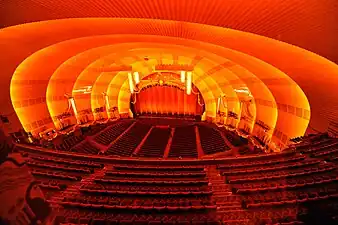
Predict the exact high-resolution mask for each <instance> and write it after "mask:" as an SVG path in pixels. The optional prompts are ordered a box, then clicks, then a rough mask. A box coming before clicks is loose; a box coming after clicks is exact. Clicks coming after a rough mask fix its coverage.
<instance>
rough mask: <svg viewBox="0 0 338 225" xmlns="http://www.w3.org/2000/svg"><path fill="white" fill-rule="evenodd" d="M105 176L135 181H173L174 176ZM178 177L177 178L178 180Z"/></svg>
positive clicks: (112, 178) (188, 178) (200, 179)
mask: <svg viewBox="0 0 338 225" xmlns="http://www.w3.org/2000/svg"><path fill="white" fill-rule="evenodd" d="M103 178H107V179H111V180H135V181H172V180H173V178H172V177H165V176H163V177H156V176H148V177H138V176H128V175H124V176H113V175H106V176H104V177H103ZM177 179H178V177H176V179H175V180H177ZM206 179H207V178H205V177H180V178H179V180H180V181H204V180H206Z"/></svg>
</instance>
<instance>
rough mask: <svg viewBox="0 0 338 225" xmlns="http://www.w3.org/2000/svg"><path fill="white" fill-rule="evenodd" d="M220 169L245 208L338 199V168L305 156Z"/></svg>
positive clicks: (247, 163)
mask: <svg viewBox="0 0 338 225" xmlns="http://www.w3.org/2000/svg"><path fill="white" fill-rule="evenodd" d="M258 159H259V158H258ZM218 168H219V170H220V171H221V174H222V175H223V176H225V181H226V183H228V184H230V185H231V190H232V192H233V193H234V194H240V195H241V197H242V204H243V207H244V208H262V207H286V206H287V205H295V204H300V203H305V202H308V201H318V200H328V199H334V198H336V197H338V189H337V188H338V185H337V181H338V173H337V171H336V166H335V165H334V164H331V163H326V162H323V161H321V160H318V159H308V158H306V157H305V156H304V155H297V154H294V155H292V153H291V154H290V155H284V157H277V158H274V159H271V160H262V161H260V162H259V161H256V160H255V161H254V162H253V163H252V162H250V161H244V162H242V163H237V164H235V163H234V164H230V165H219V166H218ZM323 187H326V188H323Z"/></svg>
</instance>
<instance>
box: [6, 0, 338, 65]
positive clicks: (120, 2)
mask: <svg viewBox="0 0 338 225" xmlns="http://www.w3.org/2000/svg"><path fill="white" fill-rule="evenodd" d="M337 12H338V1H337V0H2V1H0V28H3V27H7V26H13V25H17V24H23V23H28V22H34V21H42V20H51V19H62V18H82V17H119V18H150V19H166V20H176V21H187V22H194V23H201V24H209V25H215V26H221V27H228V28H232V29H236V30H241V31H246V32H250V33H255V34H259V35H262V36H266V37H271V38H273V39H277V40H281V41H285V42H288V43H291V44H294V45H297V46H299V47H302V48H305V49H307V50H310V51H312V52H315V53H318V54H319V55H322V56H324V57H326V58H328V59H330V60H332V61H334V62H336V63H338V42H337V41H336V40H337V38H338V13H337ZM177 35H178V36H180V34H179V33H177Z"/></svg>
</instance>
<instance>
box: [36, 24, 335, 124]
mask: <svg viewBox="0 0 338 225" xmlns="http://www.w3.org/2000/svg"><path fill="white" fill-rule="evenodd" d="M76 21H83V20H76ZM87 22H88V20H86V22H85V23H86V24H87ZM100 22H102V20H101V21H100ZM148 22H149V21H148ZM104 23H105V25H107V24H108V22H107V21H105V22H104ZM151 23H157V22H154V21H153V22H151ZM167 23H168V21H166V22H163V21H161V24H162V27H163V26H164V25H163V24H166V25H168V24H167ZM40 25H41V24H40ZM73 25H74V24H73ZM101 25H102V24H101ZM138 25H140V23H138ZM152 25H153V24H152ZM185 25H187V24H185ZM133 26H134V25H133ZM168 26H169V27H170V26H172V27H175V23H174V24H172V23H171V24H169V25H168ZM196 26H197V25H196V24H188V25H187V26H185V27H183V28H181V29H183V30H185V31H186V32H183V33H189V32H188V31H187V30H189V29H190V28H191V29H190V30H192V28H193V27H195V28H196ZM140 27H141V28H144V27H149V24H148V25H147V24H144V23H141V26H140ZM188 28H189V29H188ZM204 28H205V29H204ZM95 29H96V28H95ZM212 29H214V27H212V28H210V27H207V28H206V27H205V26H203V29H202V30H203V31H204V32H205V34H199V35H198V37H196V36H197V35H196V36H194V37H193V38H194V39H200V40H201V39H203V38H208V39H209V42H211V43H214V44H215V43H223V42H225V41H227V42H228V43H230V44H231V48H232V49H237V50H240V49H243V48H246V50H245V49H244V50H243V52H248V51H249V52H250V54H254V55H255V56H258V58H262V59H265V61H267V62H270V63H271V62H272V63H271V64H272V65H275V66H276V67H277V68H281V67H283V68H284V69H282V70H283V71H285V72H287V74H289V75H290V74H291V75H292V78H293V79H295V78H299V77H300V76H298V77H297V73H298V72H301V70H299V68H298V69H297V68H294V66H293V65H290V64H291V63H290V62H291V61H292V60H294V59H296V58H297V57H298V58H297V59H298V62H299V63H300V64H302V63H304V64H306V61H305V59H308V58H309V57H310V58H311V59H312V65H310V66H308V67H307V68H306V69H305V70H306V71H305V72H313V73H312V74H315V75H318V71H317V70H319V68H318V67H319V65H320V66H323V65H325V66H326V68H328V70H327V73H326V76H327V77H330V76H332V75H333V74H336V72H337V67H336V65H334V64H332V63H330V62H328V61H327V60H325V59H323V58H321V57H319V56H317V55H314V54H311V53H309V52H307V51H305V50H300V49H299V48H296V47H294V46H291V47H290V46H288V45H287V44H285V43H278V44H276V43H275V42H276V41H273V40H266V38H263V37H259V38H258V37H257V36H252V35H250V34H247V33H246V34H245V35H244V34H242V35H240V34H239V35H238V32H233V31H229V30H228V29H223V28H222V29H223V30H226V32H223V34H222V37H221V38H219V37H217V35H215V33H214V32H211V30H212ZM215 29H216V30H217V29H219V28H215ZM117 30H120V32H123V30H121V28H119V29H117ZM127 30H129V29H126V28H125V27H124V32H126V31H127ZM131 30H133V29H131ZM194 30H196V29H194ZM80 31H81V29H80ZM143 31H145V29H143ZM209 31H210V32H209ZM86 32H89V33H90V31H88V30H86ZM128 32H130V30H129V31H128ZM168 32H169V33H170V32H172V31H171V30H170V29H169V31H168ZM159 33H161V31H160V32H159ZM216 33H217V32H216ZM229 33H232V35H230V34H229ZM162 35H163V33H162ZM167 35H168V34H167ZM190 35H192V34H191V33H190ZM207 35H209V36H207ZM210 35H214V36H210ZM206 36H207V37H206ZM234 36H236V39H237V41H238V40H240V41H238V43H237V41H236V43H235V42H233V43H231V39H232V40H234ZM247 36H249V37H250V38H248V37H247ZM190 38H191V39H192V37H190ZM262 38H263V39H264V40H263V39H262ZM225 39H226V40H225ZM245 40H246V41H245ZM271 42H272V43H271ZM239 43H240V44H239ZM255 43H259V44H257V45H256V46H255ZM270 50H271V52H274V54H277V55H278V54H279V53H281V54H280V55H284V56H285V55H287V53H290V54H291V56H290V57H288V58H283V57H280V58H283V60H281V59H278V57H274V56H273V55H270V54H269V52H270ZM264 54H265V55H264ZM299 79H302V78H299ZM322 83H323V82H322ZM324 83H327V84H328V87H331V88H332V87H333V86H332V83H336V81H334V82H331V83H330V82H327V81H325V82H324ZM329 83H330V84H329ZM326 91H327V87H326ZM313 101H314V102H315V103H316V101H315V100H313ZM310 103H311V99H310ZM311 105H312V103H311ZM315 108H316V107H315ZM318 120H319V119H318Z"/></svg>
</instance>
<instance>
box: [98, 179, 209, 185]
mask: <svg viewBox="0 0 338 225" xmlns="http://www.w3.org/2000/svg"><path fill="white" fill-rule="evenodd" d="M95 182H98V183H110V184H119V183H129V184H166V185H168V184H173V185H180V184H196V185H197V184H208V181H207V180H183V181H182V180H166V181H164V180H135V179H105V178H98V179H95Z"/></svg>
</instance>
